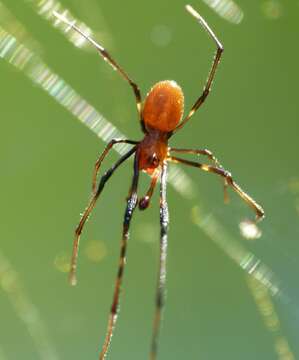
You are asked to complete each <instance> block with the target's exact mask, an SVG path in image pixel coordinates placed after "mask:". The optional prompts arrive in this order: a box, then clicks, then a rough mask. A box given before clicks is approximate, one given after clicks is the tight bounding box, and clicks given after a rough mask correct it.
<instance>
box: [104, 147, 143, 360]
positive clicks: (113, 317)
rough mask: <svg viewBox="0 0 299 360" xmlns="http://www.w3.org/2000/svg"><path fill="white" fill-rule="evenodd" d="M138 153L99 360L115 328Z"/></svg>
mask: <svg viewBox="0 0 299 360" xmlns="http://www.w3.org/2000/svg"><path fill="white" fill-rule="evenodd" d="M138 158H139V157H138V152H137V153H136V155H135V160H134V175H133V180H132V185H131V189H130V192H129V196H128V199H127V207H126V211H125V216H124V222H123V233H122V241H121V248H120V255H119V266H118V272H117V278H116V282H115V287H114V294H113V300H112V305H111V309H110V315H109V319H108V326H107V334H106V337H105V340H104V345H103V347H102V350H101V353H100V357H99V359H100V360H104V359H105V357H106V355H107V351H108V349H109V345H110V342H111V338H112V335H113V330H114V328H115V324H116V320H117V313H118V307H119V295H120V290H121V284H122V279H123V274H124V268H125V263H126V251H127V242H128V239H129V227H130V223H131V219H132V215H133V212H134V210H135V208H136V205H137V186H138V179H139V168H138V162H139V160H138Z"/></svg>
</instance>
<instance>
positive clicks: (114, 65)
mask: <svg viewBox="0 0 299 360" xmlns="http://www.w3.org/2000/svg"><path fill="white" fill-rule="evenodd" d="M53 15H54V16H56V18H57V19H58V20H60V21H62V22H64V23H65V24H67V25H68V26H70V27H71V28H72V29H73V30H75V31H76V32H77V33H79V34H80V35H82V36H83V37H84V38H85V39H86V40H87V41H88V42H89V43H90V44H91V45H92V46H94V47H95V48H96V50H97V51H98V53H99V54H100V55H101V56H102V58H103V59H104V60H105V61H107V62H108V63H109V64H110V65H111V66H112V68H113V69H114V70H117V71H118V73H119V74H120V75H121V76H122V77H123V78H124V79H125V80H126V81H127V82H128V83H129V85H130V86H131V88H132V90H133V93H134V96H135V100H136V106H137V111H138V115H139V118H140V121H141V123H142V124H143V121H142V114H141V94H140V90H139V87H138V85H137V84H136V83H135V82H134V81H133V80H132V79H131V78H130V77H129V75H128V74H127V73H126V72H125V71H124V70H123V69H122V68H121V67H120V66H119V65H118V63H117V62H116V61H115V60H114V59H113V58H112V56H111V55H110V54H109V53H108V51H107V50H106V49H104V48H103V46H102V45H100V44H98V43H97V42H96V41H94V40H93V39H92V38H91V37H90V36H88V35H87V34H85V33H84V32H83V31H82V30H81V29H79V28H78V27H77V26H76V25H75V24H74V23H73V22H70V21H69V20H68V19H66V18H65V17H64V16H63V15H62V14H59V13H57V12H56V11H53Z"/></svg>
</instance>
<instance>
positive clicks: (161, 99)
mask: <svg viewBox="0 0 299 360" xmlns="http://www.w3.org/2000/svg"><path fill="white" fill-rule="evenodd" d="M186 10H187V11H188V12H189V13H190V14H191V15H192V16H193V17H194V18H195V19H196V20H197V21H198V22H199V24H200V25H201V26H202V27H203V28H204V29H205V30H206V31H207V33H208V35H209V36H210V37H211V39H212V40H213V41H214V42H215V43H216V46H217V51H216V55H215V57H214V60H213V63H212V68H211V70H210V72H209V75H208V79H207V82H206V84H205V86H204V89H203V92H202V94H201V95H200V96H199V98H198V99H197V100H196V102H195V103H194V105H193V106H192V108H191V110H190V111H189V112H188V114H187V115H186V116H185V117H184V118H183V119H182V117H183V108H184V95H183V91H182V89H181V88H180V86H179V85H178V84H177V83H176V82H175V81H169V80H166V81H160V82H158V83H157V84H155V85H154V86H153V87H152V88H151V89H150V91H149V93H148V94H147V96H146V98H145V100H144V103H143V105H142V100H141V93H140V90H139V87H138V86H137V84H136V83H135V82H134V81H133V80H132V79H131V78H130V77H129V76H128V75H127V73H126V72H125V71H124V70H123V69H122V68H121V67H120V66H119V65H118V63H117V62H116V61H115V60H114V59H113V58H112V57H111V56H110V54H109V53H108V52H107V51H106V49H104V48H103V47H102V46H101V45H99V44H98V43H96V42H95V41H94V40H93V39H92V38H90V37H89V36H87V35H86V34H84V33H83V32H82V31H81V30H80V29H79V28H77V27H76V26H75V25H74V24H73V23H70V22H69V21H68V20H67V19H65V18H64V17H62V15H60V14H57V13H54V15H55V16H56V17H57V18H58V19H59V20H61V21H62V22H64V23H66V24H67V25H68V26H69V27H70V28H72V29H74V30H75V31H77V32H78V33H79V34H81V35H82V36H83V37H84V38H85V39H86V40H87V41H89V42H90V43H91V44H92V45H93V46H94V47H95V48H96V50H97V51H98V52H99V54H100V55H101V56H102V57H103V58H104V59H105V60H106V61H107V62H108V63H109V64H110V65H111V66H112V67H113V68H114V69H116V70H117V71H118V72H119V74H120V75H121V76H122V77H123V78H124V79H125V80H126V81H127V82H128V83H129V85H130V86H131V88H132V90H133V93H134V96H135V99H136V105H137V112H138V116H139V121H140V125H141V129H142V131H143V133H144V137H143V139H142V140H141V141H133V140H127V139H113V140H111V141H110V142H109V143H108V144H107V146H106V147H105V149H104V151H103V152H102V154H101V155H100V157H99V158H98V160H97V161H96V164H95V167H94V172H93V179H92V197H91V200H90V202H89V204H88V206H87V208H86V209H85V211H84V213H83V215H82V217H81V220H80V222H79V225H78V226H77V228H76V231H75V239H74V244H73V253H72V259H71V268H70V274H69V281H70V283H71V284H72V285H75V284H76V282H77V279H76V269H77V258H78V250H79V240H80V235H81V233H82V230H83V227H84V225H85V222H86V220H87V219H88V217H89V215H90V213H91V212H92V210H93V208H94V206H95V204H96V201H97V200H98V198H99V196H100V195H101V193H102V191H103V189H104V186H105V184H106V182H107V181H108V180H109V179H110V177H111V176H112V175H113V174H114V172H115V171H116V170H117V169H118V167H119V166H120V165H121V164H123V163H124V162H125V161H126V160H127V159H129V158H130V157H131V156H133V155H134V165H133V179H132V184H131V187H130V190H129V194H128V198H127V205H126V210H125V215H124V221H123V232H122V239H121V249H120V258H119V266H118V272H117V278H116V282H115V288H114V294H113V300H112V305H111V309H110V315H109V319H108V327H107V334H106V337H105V340H104V344H103V346H102V350H101V352H100V355H99V359H100V360H103V359H104V358H105V357H106V355H107V351H108V348H109V345H110V342H111V337H112V334H113V330H114V328H115V324H116V320H117V314H118V308H119V295H120V290H121V285H122V280H123V274H124V268H125V259H126V251H127V242H128V238H129V227H130V223H131V219H132V215H133V212H134V210H135V209H136V207H137V206H138V207H139V209H140V210H145V209H146V208H148V206H149V205H150V201H151V198H152V195H153V192H154V189H155V187H156V184H157V182H158V180H160V262H159V273H158V282H157V290H156V310H155V316H154V324H153V335H152V343H151V350H150V359H151V360H154V359H156V357H157V348H158V334H159V328H160V320H161V311H162V308H163V305H164V289H165V280H166V255H167V232H168V225H169V214H168V206H167V201H166V182H167V164H168V163H169V162H172V163H179V164H184V165H188V166H192V167H196V168H198V169H201V170H203V171H206V172H210V173H214V174H217V175H220V176H221V177H222V178H223V179H224V194H225V199H226V200H227V199H228V197H227V192H226V191H227V187H228V186H230V187H231V188H232V189H233V190H234V191H235V192H236V193H237V194H239V196H240V197H241V198H242V199H243V200H244V201H245V202H246V203H247V204H248V205H249V206H250V207H251V208H252V209H253V210H254V211H255V213H256V221H258V220H261V219H262V218H263V217H264V210H263V208H262V207H261V206H260V205H259V204H257V203H256V202H255V201H254V200H253V199H252V198H251V197H250V196H249V195H248V194H247V193H246V192H244V191H243V190H242V189H241V187H240V186H239V185H238V184H237V183H236V182H235V181H234V180H233V178H232V176H231V174H230V173H229V172H228V171H226V170H225V169H224V168H223V167H222V166H221V165H220V163H219V162H218V160H217V159H216V157H215V156H214V155H213V153H212V152H211V151H209V150H207V149H196V150H194V149H178V148H172V147H169V146H168V141H169V139H170V138H171V137H172V136H173V135H174V134H175V133H176V132H177V131H178V130H180V129H182V128H183V127H184V126H185V125H186V123H187V122H188V121H189V119H190V118H191V117H192V115H194V113H195V112H196V111H197V109H198V108H199V107H200V106H201V105H202V104H203V103H204V101H205V100H206V98H207V97H208V95H209V93H210V90H211V85H212V81H213V79H214V77H215V73H216V69H217V66H218V64H219V62H220V58H221V55H222V53H223V46H222V44H221V43H220V41H219V40H218V38H217V37H216V35H215V34H214V32H213V31H212V30H211V28H210V27H209V25H208V24H207V23H206V21H205V20H204V19H203V18H202V17H201V15H200V14H199V13H198V12H197V11H195V10H194V9H193V8H192V7H191V6H190V5H186ZM120 143H126V144H130V145H132V148H131V149H130V150H129V151H128V152H127V153H126V154H125V155H123V156H122V157H120V158H119V160H118V161H116V162H115V164H114V165H113V166H112V167H111V168H110V169H108V170H107V171H106V172H105V173H104V175H102V177H101V179H100V181H99V182H98V183H97V175H98V172H99V170H100V167H101V165H102V162H103V160H104V158H105V157H106V155H107V154H108V153H109V151H110V150H111V149H112V148H113V146H114V145H115V144H120ZM173 153H181V154H196V155H204V156H207V157H208V158H209V160H210V161H211V162H212V163H213V165H208V164H204V163H200V162H195V161H190V160H186V159H182V158H180V157H177V156H173ZM140 171H144V172H146V173H147V174H148V175H149V176H150V177H151V183H150V187H149V189H148V191H147V193H146V194H145V196H143V197H141V198H140V199H139V200H138V196H137V187H138V179H139V173H140Z"/></svg>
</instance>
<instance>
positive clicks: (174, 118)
mask: <svg viewBox="0 0 299 360" xmlns="http://www.w3.org/2000/svg"><path fill="white" fill-rule="evenodd" d="M183 110H184V95H183V92H182V89H181V88H180V87H179V86H178V85H177V83H176V82H175V81H160V82H158V83H157V84H155V85H154V86H153V87H152V88H151V90H150V92H149V93H148V94H147V97H146V99H145V102H144V107H143V120H144V124H145V126H146V127H147V128H148V127H150V128H153V129H157V130H160V131H163V132H170V131H172V130H174V129H175V127H176V126H177V125H178V123H179V122H180V120H181V118H182V115H183Z"/></svg>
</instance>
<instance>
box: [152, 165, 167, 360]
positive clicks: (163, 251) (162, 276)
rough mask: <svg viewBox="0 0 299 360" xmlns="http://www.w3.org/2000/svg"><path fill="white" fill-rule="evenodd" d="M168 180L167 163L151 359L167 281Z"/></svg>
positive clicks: (155, 350)
mask: <svg viewBox="0 0 299 360" xmlns="http://www.w3.org/2000/svg"><path fill="white" fill-rule="evenodd" d="M166 180H167V163H166V162H165V163H164V164H163V168H162V174H161V188H160V227H161V232H160V264H159V274H158V283H157V293H156V312H155V317H154V326H153V335H152V345H151V352H150V360H155V359H156V358H157V350H158V336H159V330H160V323H161V316H162V310H163V305H164V296H165V282H166V257H167V232H168V224H169V214H168V205H167V201H166Z"/></svg>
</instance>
